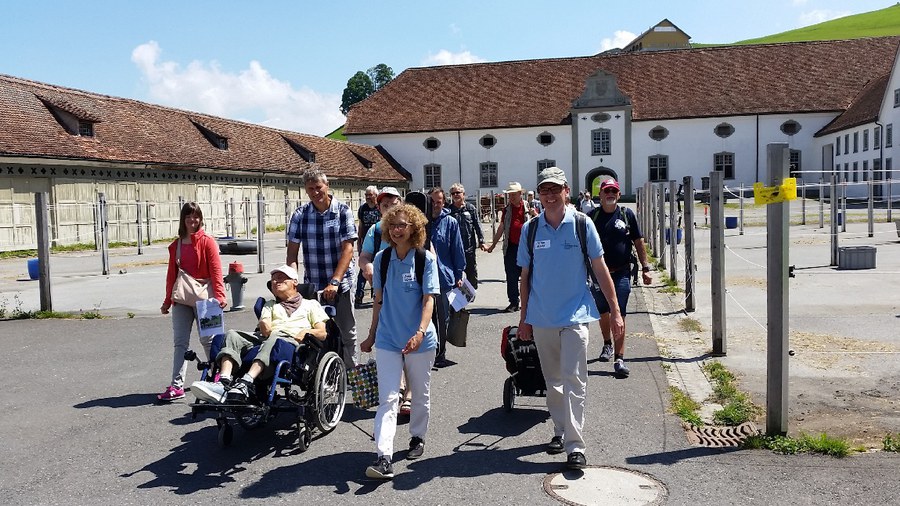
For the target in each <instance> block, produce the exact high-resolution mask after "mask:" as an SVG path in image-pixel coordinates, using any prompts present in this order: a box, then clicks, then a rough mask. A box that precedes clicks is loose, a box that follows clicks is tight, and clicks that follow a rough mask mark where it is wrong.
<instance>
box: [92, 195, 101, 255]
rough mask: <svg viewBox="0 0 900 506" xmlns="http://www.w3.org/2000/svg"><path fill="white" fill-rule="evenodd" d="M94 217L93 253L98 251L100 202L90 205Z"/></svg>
mask: <svg viewBox="0 0 900 506" xmlns="http://www.w3.org/2000/svg"><path fill="white" fill-rule="evenodd" d="M91 214H93V215H94V251H100V201H97V202H94V203H92V204H91Z"/></svg>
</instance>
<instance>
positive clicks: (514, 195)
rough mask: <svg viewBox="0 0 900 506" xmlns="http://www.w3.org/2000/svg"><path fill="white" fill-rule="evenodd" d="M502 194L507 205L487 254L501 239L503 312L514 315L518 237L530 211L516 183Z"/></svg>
mask: <svg viewBox="0 0 900 506" xmlns="http://www.w3.org/2000/svg"><path fill="white" fill-rule="evenodd" d="M504 193H506V196H507V199H508V200H509V203H508V204H506V207H505V208H503V211H501V212H502V213H503V214H501V215H500V221H501V222H502V223H503V226H502V227H499V228H498V229H497V231H496V232H494V239H493V241H491V245H490V246H488V248H487V252H488V253H491V252H493V251H494V247H496V246H497V242H499V241H500V239H501V238H502V239H503V268H504V270H505V271H506V296H507V298H508V299H509V305H508V306H506V309H504V310H503V311H505V312H507V313H514V312H516V311H518V310H519V276H520V275H521V274H522V268H521V267H519V266H518V265H517V264H516V257H517V255H518V250H519V237H520V235H521V233H522V225H524V224H525V221H527V220H528V218H529V212H530V211H529V208H528V203H526V202H525V201H524V200H523V199H522V185H521V184H519V183H518V182H516V181H512V182H510V183H509V186H507V187H506V190H505V191H504Z"/></svg>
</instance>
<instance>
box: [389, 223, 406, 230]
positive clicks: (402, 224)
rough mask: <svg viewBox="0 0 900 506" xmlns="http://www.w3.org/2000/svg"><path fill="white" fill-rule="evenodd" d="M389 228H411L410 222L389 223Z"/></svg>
mask: <svg viewBox="0 0 900 506" xmlns="http://www.w3.org/2000/svg"><path fill="white" fill-rule="evenodd" d="M388 228H389V229H391V230H406V229H407V228H409V223H389V224H388Z"/></svg>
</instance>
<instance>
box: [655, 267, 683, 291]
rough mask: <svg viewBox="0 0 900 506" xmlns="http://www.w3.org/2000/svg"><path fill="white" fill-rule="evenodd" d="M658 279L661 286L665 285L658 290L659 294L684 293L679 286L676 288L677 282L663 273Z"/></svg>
mask: <svg viewBox="0 0 900 506" xmlns="http://www.w3.org/2000/svg"><path fill="white" fill-rule="evenodd" d="M660 279H661V280H662V282H663V284H664V285H666V286H664V287H663V288H661V289H660V291H661V292H663V293H679V292H683V291H684V290H682V289H681V287H680V286H678V282H677V281H675V280H674V279H672V278H670V277H669V276H668V275H667V274H666V273H665V272H662V273H660Z"/></svg>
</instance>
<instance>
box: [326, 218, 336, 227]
mask: <svg viewBox="0 0 900 506" xmlns="http://www.w3.org/2000/svg"><path fill="white" fill-rule="evenodd" d="M338 225H339V220H337V219H334V220H328V221H326V222H325V226H326V227H328V228H337V227H338Z"/></svg>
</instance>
